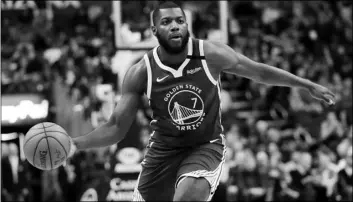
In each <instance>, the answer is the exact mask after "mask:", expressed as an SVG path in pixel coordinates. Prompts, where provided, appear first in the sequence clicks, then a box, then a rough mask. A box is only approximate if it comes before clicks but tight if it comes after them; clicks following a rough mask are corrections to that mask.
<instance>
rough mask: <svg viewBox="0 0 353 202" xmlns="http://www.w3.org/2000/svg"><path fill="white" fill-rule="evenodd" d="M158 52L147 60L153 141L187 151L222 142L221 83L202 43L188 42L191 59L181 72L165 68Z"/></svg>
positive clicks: (145, 58)
mask: <svg viewBox="0 0 353 202" xmlns="http://www.w3.org/2000/svg"><path fill="white" fill-rule="evenodd" d="M157 48H158V47H155V48H154V49H153V50H151V51H149V52H148V53H147V54H145V56H144V60H145V63H146V66H147V74H148V83H147V92H146V94H147V97H148V99H149V103H150V107H151V109H152V111H153V115H152V119H153V120H152V121H151V127H152V129H153V130H154V131H153V133H152V135H151V139H152V141H153V142H160V143H164V144H167V145H170V146H172V147H184V146H193V145H197V144H202V143H205V142H210V141H212V140H214V139H217V138H218V139H219V138H220V134H221V133H222V132H223V127H222V125H221V110H220V81H219V79H218V81H216V80H215V79H214V78H213V76H212V75H211V73H210V71H209V69H208V67H207V63H206V59H205V56H204V50H203V41H202V40H196V39H192V38H190V39H189V42H188V56H187V58H186V59H185V61H184V62H183V63H182V64H181V66H180V67H179V68H178V69H173V68H171V67H168V66H166V65H165V64H163V63H162V62H161V60H160V59H159V56H158V54H157Z"/></svg>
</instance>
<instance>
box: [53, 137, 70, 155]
mask: <svg viewBox="0 0 353 202" xmlns="http://www.w3.org/2000/svg"><path fill="white" fill-rule="evenodd" d="M49 137H51V138H53V139H54V140H56V141H57V142H58V143H59V144H60V145H61V147H62V148H63V149H64V152H65V157H66V158H67V152H66V149H65V147H64V145H62V144H61V142H60V141H59V140H58V139H57V138H56V137H53V136H48V138H49Z"/></svg>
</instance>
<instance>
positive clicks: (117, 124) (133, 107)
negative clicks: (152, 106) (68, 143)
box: [70, 59, 147, 153]
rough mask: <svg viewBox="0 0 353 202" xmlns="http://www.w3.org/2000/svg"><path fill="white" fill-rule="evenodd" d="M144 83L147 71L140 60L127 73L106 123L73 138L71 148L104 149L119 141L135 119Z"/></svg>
mask: <svg viewBox="0 0 353 202" xmlns="http://www.w3.org/2000/svg"><path fill="white" fill-rule="evenodd" d="M146 83H147V70H146V67H145V63H144V61H143V59H142V60H141V61H140V62H138V63H137V64H135V65H134V66H132V67H131V68H129V70H128V71H127V73H126V75H125V78H124V82H123V86H122V96H121V98H120V100H119V102H118V103H117V106H116V108H115V109H114V112H113V114H112V116H111V117H110V119H109V120H108V122H107V123H104V124H102V125H101V126H100V127H98V128H97V129H95V130H93V131H92V132H90V133H88V134H87V135H84V136H80V137H77V138H73V139H72V140H73V147H76V148H75V149H74V150H76V149H88V148H93V147H105V146H109V145H112V144H115V143H117V142H119V141H121V140H122V139H123V138H124V137H125V134H126V133H127V132H128V130H129V128H130V126H131V124H132V122H133V120H134V119H135V117H136V112H137V109H138V106H139V104H140V100H141V96H142V95H143V93H144V90H145V87H146ZM72 152H74V151H72ZM70 153H71V152H70Z"/></svg>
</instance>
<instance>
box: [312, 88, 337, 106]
mask: <svg viewBox="0 0 353 202" xmlns="http://www.w3.org/2000/svg"><path fill="white" fill-rule="evenodd" d="M309 92H310V94H311V96H313V97H314V98H315V99H318V100H323V101H325V102H326V103H327V104H329V105H334V104H335V103H336V100H335V94H333V93H332V92H331V91H330V90H329V89H327V88H326V87H324V86H321V85H319V84H314V85H313V86H311V88H309Z"/></svg>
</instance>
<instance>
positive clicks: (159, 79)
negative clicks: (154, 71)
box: [157, 75, 169, 82]
mask: <svg viewBox="0 0 353 202" xmlns="http://www.w3.org/2000/svg"><path fill="white" fill-rule="evenodd" d="M168 76H169V75H167V76H165V77H163V78H157V82H161V81H163V80H164V79H166V78H167V77H168Z"/></svg>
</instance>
